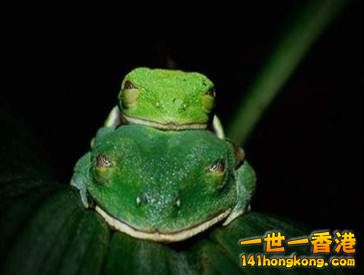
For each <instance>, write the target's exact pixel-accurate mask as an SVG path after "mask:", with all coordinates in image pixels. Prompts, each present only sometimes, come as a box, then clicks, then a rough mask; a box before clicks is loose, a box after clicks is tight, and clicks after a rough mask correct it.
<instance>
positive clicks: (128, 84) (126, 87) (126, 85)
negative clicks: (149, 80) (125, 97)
mask: <svg viewBox="0 0 364 275" xmlns="http://www.w3.org/2000/svg"><path fill="white" fill-rule="evenodd" d="M123 89H124V90H132V89H136V87H135V86H134V84H133V83H132V82H131V81H130V80H126V81H125V83H124V87H123Z"/></svg>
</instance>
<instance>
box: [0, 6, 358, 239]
mask: <svg viewBox="0 0 364 275" xmlns="http://www.w3.org/2000/svg"><path fill="white" fill-rule="evenodd" d="M303 2H305V1H291V0H287V1H274V4H272V3H271V4H269V3H270V2H268V1H265V2H263V3H262V2H261V3H257V4H243V5H242V6H241V7H240V8H238V9H237V10H235V12H234V7H231V9H230V10H226V11H225V10H220V11H219V13H217V14H212V13H210V12H209V11H202V12H201V13H200V12H192V11H193V9H192V8H190V9H189V8H187V9H186V11H185V12H184V13H182V16H176V15H175V14H174V12H175V11H174V10H173V8H172V11H170V12H168V13H167V12H166V13H163V12H161V14H162V15H163V16H161V15H157V14H153V13H149V14H148V16H147V17H144V16H143V15H142V14H140V13H139V12H138V11H137V10H133V9H131V8H124V9H121V10H119V11H118V12H119V14H118V15H115V16H113V19H114V20H115V22H112V21H113V20H108V19H105V20H104V19H101V18H100V17H99V16H97V15H96V14H95V13H89V12H88V11H87V10H86V9H85V10H80V11H74V10H69V11H70V14H68V13H67V14H66V13H61V14H60V15H55V14H53V13H41V14H40V15H39V16H38V15H35V14H29V13H27V11H26V10H24V12H23V13H20V14H17V17H16V18H12V19H11V20H10V19H9V21H7V22H6V25H5V26H6V28H5V31H4V33H3V35H2V46H3V49H2V50H1V51H2V55H3V62H2V66H3V72H4V74H3V76H4V81H2V87H1V97H2V99H1V103H0V106H1V108H4V109H5V110H7V111H9V112H10V113H12V114H13V115H15V116H16V117H17V118H19V119H21V120H23V121H24V122H25V123H26V124H27V125H28V126H29V128H31V129H32V130H33V131H34V134H35V135H36V137H37V138H38V140H39V143H40V144H41V145H42V148H43V152H42V154H43V157H44V159H45V160H46V161H47V162H48V163H49V166H50V167H51V169H52V170H53V173H54V175H55V176H56V177H58V178H59V179H60V180H61V181H62V182H65V183H67V182H68V181H69V178H70V176H71V174H72V168H73V165H74V163H75V162H76V160H77V159H78V158H79V157H80V156H81V155H82V154H83V153H85V152H86V151H87V150H88V149H89V141H90V139H91V138H92V137H93V135H94V134H95V132H96V130H97V128H98V127H99V126H101V125H102V123H103V121H104V119H105V118H106V116H107V114H108V112H109V110H110V109H111V108H112V107H113V106H114V105H115V104H116V96H117V93H118V90H119V88H120V83H121V80H122V78H123V76H124V75H125V74H126V73H127V72H128V71H130V70H131V69H133V68H135V67H136V66H150V67H165V66H166V64H167V59H168V58H172V59H173V60H174V62H175V63H176V65H177V68H179V69H183V70H188V71H191V70H194V71H199V72H202V73H204V74H206V75H208V76H209V77H210V78H211V79H212V80H213V81H214V82H215V83H216V87H217V93H218V100H217V101H218V104H217V110H216V112H217V114H218V115H219V116H220V118H221V119H222V121H223V123H225V124H226V123H227V122H228V121H229V119H230V118H231V116H232V114H233V111H234V110H236V108H237V107H238V106H237V102H238V100H239V99H241V98H243V96H244V95H245V91H246V90H247V88H248V87H249V85H250V84H251V83H252V82H253V81H254V78H255V76H256V75H257V72H258V71H259V69H260V68H261V67H262V66H264V61H265V60H266V59H267V58H268V57H269V55H270V53H271V52H272V49H273V48H274V47H275V46H276V44H277V43H278V41H279V37H280V36H281V35H282V33H283V31H282V30H283V29H285V28H286V26H287V24H289V23H290V22H291V20H292V18H293V17H294V14H295V13H296V12H297V11H298V10H299V9H300V7H301V6H302V3H303ZM96 8H97V7H96ZM175 9H176V10H177V9H178V6H176V8H175ZM362 9H363V6H362V2H361V1H353V2H351V3H350V4H349V5H348V6H347V7H346V8H345V10H344V11H343V12H342V13H341V14H340V16H339V17H338V18H336V20H335V21H334V22H333V23H332V24H331V25H330V26H329V27H328V28H327V30H326V31H325V32H324V33H323V34H322V35H321V36H320V38H319V40H318V41H317V42H316V43H315V44H314V46H313V47H312V49H311V50H310V51H309V52H308V54H307V56H306V57H305V58H304V60H303V62H302V63H301V64H300V66H299V67H298V69H297V70H296V71H295V73H294V74H293V76H292V77H291V78H290V79H289V81H288V82H287V83H286V85H285V86H284V88H283V90H282V92H281V93H280V95H279V96H278V97H277V98H276V100H275V101H274V102H273V104H272V105H271V106H270V108H269V109H268V110H267V112H266V113H265V115H264V116H263V118H262V120H261V121H260V123H259V124H258V126H257V127H256V130H255V131H254V133H253V135H252V136H251V137H250V138H249V140H248V142H247V144H245V146H244V148H245V150H246V152H247V155H248V159H249V160H250V162H251V164H252V165H253V166H254V167H255V169H256V172H257V175H258V178H259V180H258V187H257V194H256V196H255V198H254V202H253V209H254V210H257V211H261V212H270V213H276V214H279V215H284V216H288V217H290V218H292V219H294V220H298V221H302V222H304V223H306V224H308V225H309V226H312V227H313V228H314V229H326V228H328V229H354V230H356V232H358V231H359V228H360V227H361V226H362V220H361V218H362V217H361V216H362V214H361V211H362V206H363V203H362V199H363V192H362V191H363V188H362V149H363V148H362V135H361V131H360V130H361V127H362V107H363V106H362V99H363V98H362V92H363V90H362V87H363V86H362V84H363V83H362V80H363V78H362V76H363V66H362V65H363V51H362V49H363V41H362V38H363V37H362V32H363V22H362ZM26 14H27V15H26ZM23 15H24V17H23ZM25 15H26V16H25ZM222 15H225V16H226V18H227V19H223V17H222ZM110 17H112V16H110ZM17 18H19V19H22V20H17ZM141 18H144V19H146V20H145V21H142V20H141ZM157 18H158V19H160V22H159V23H157V21H158V20H156V19H157ZM109 19H110V18H109Z"/></svg>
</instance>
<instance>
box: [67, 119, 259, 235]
mask: <svg viewBox="0 0 364 275" xmlns="http://www.w3.org/2000/svg"><path fill="white" fill-rule="evenodd" d="M244 158H245V156H244V154H243V151H242V150H241V149H240V148H236V147H234V146H233V145H232V144H231V143H230V142H228V141H225V140H223V139H220V138H218V137H217V136H216V135H215V134H213V133H212V132H210V131H206V130H185V131H162V130H158V129H155V128H152V127H147V126H141V125H126V126H123V127H120V128H117V129H112V128H106V127H105V128H101V129H100V130H99V131H98V133H97V135H96V139H95V145H94V147H93V148H92V149H91V151H90V152H88V153H87V154H85V155H84V156H83V157H82V158H81V159H80V160H79V161H78V163H77V164H76V166H75V172H74V176H73V178H72V180H71V184H72V185H73V186H75V187H76V188H78V189H79V190H80V194H81V198H82V201H83V203H84V205H85V207H90V208H95V209H96V211H97V212H98V213H99V214H101V216H102V217H103V218H104V219H105V220H106V221H107V223H108V224H109V225H110V226H111V227H113V228H115V229H116V230H119V231H122V232H125V233H126V234H129V235H131V236H133V237H135V238H141V239H148V240H154V241H160V242H176V241H181V240H184V239H187V238H190V237H192V236H194V235H196V234H198V233H200V232H202V231H204V230H206V229H207V228H209V227H211V226H212V225H214V224H216V223H218V222H223V225H227V224H229V223H230V222H231V221H232V220H233V219H235V218H236V217H238V216H240V215H242V214H243V213H244V212H246V211H247V210H249V202H250V199H251V197H252V194H253V193H254V190H255V174H254V171H253V169H252V168H251V166H250V165H249V164H248V163H247V161H245V160H244Z"/></svg>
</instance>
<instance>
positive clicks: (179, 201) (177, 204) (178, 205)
mask: <svg viewBox="0 0 364 275" xmlns="http://www.w3.org/2000/svg"><path fill="white" fill-rule="evenodd" d="M176 206H177V207H178V208H179V207H180V206H181V199H180V198H177V199H176Z"/></svg>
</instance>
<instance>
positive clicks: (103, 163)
mask: <svg viewBox="0 0 364 275" xmlns="http://www.w3.org/2000/svg"><path fill="white" fill-rule="evenodd" d="M111 166H112V161H111V160H109V159H108V158H107V157H106V156H105V155H103V154H100V155H97V156H96V167H97V168H109V167H111Z"/></svg>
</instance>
